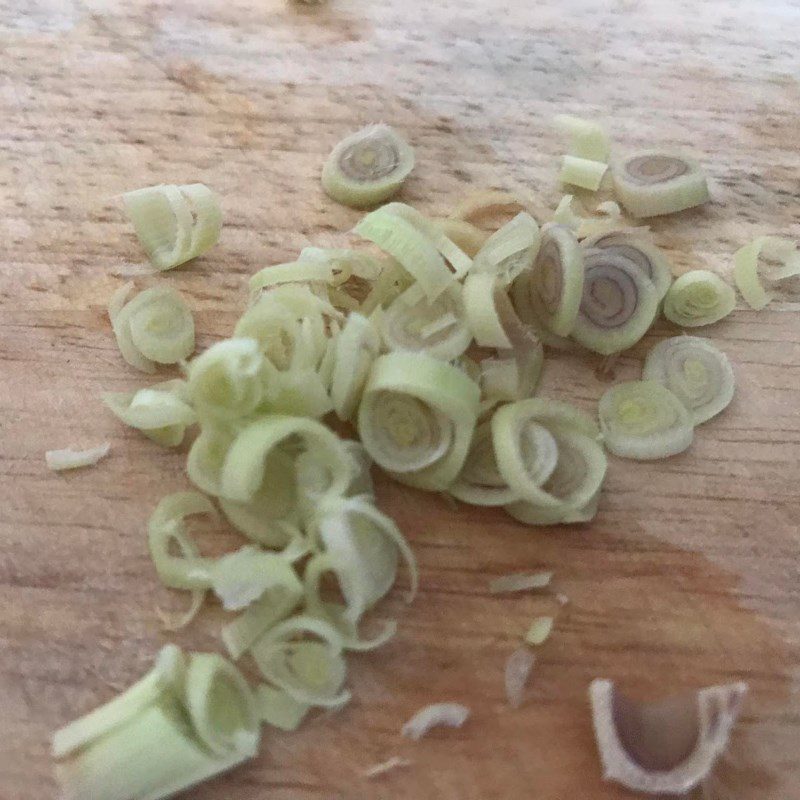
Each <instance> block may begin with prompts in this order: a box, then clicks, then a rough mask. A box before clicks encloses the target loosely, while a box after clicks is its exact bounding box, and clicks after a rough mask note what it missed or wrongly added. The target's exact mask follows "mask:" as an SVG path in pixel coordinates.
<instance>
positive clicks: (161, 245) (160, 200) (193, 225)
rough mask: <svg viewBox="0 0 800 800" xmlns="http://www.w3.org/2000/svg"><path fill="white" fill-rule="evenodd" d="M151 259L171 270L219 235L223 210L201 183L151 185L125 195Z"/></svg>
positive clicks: (161, 267) (128, 210) (215, 239)
mask: <svg viewBox="0 0 800 800" xmlns="http://www.w3.org/2000/svg"><path fill="white" fill-rule="evenodd" d="M122 199H123V202H124V204H125V209H126V211H127V213H128V218H129V219H130V220H131V222H132V223H133V226H134V228H135V229H136V235H137V236H138V237H139V241H140V242H141V244H142V246H143V247H144V249H145V250H146V251H147V255H148V256H149V258H150V261H151V262H152V263H153V265H154V266H155V267H157V268H158V269H159V270H168V269H172V268H173V267H177V266H179V265H180V264H184V263H185V262H187V261H189V260H191V259H193V258H196V257H197V256H200V255H203V253H205V252H206V251H207V250H209V249H210V248H211V247H213V246H214V245H215V244H216V243H217V240H218V239H219V234H220V231H221V229H222V213H221V212H220V208H219V202H218V200H217V198H216V196H215V195H214V193H213V192H212V191H211V190H210V189H209V188H208V187H207V186H205V185H204V184H202V183H194V184H189V185H184V186H174V185H163V186H151V187H149V188H147V189H137V190H136V191H132V192H126V193H125V194H124V195H123V196H122Z"/></svg>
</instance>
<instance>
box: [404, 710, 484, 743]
mask: <svg viewBox="0 0 800 800" xmlns="http://www.w3.org/2000/svg"><path fill="white" fill-rule="evenodd" d="M469 714H470V711H469V709H468V708H467V707H466V706H464V705H461V704H460V703H432V704H431V705H428V706H425V707H424V708H421V709H420V710H419V711H417V713H416V714H414V716H413V717H412V718H411V719H410V720H408V722H406V723H405V725H403V727H402V728H401V730H400V733H401V735H402V736H404V737H405V738H406V739H413V740H414V741H418V740H419V739H421V738H422V737H423V736H425V734H426V733H428V731H429V730H431V728H435V727H440V726H446V727H448V728H460V727H461V726H462V725H463V724H464V723H465V722H466V721H467V719H468V718H469Z"/></svg>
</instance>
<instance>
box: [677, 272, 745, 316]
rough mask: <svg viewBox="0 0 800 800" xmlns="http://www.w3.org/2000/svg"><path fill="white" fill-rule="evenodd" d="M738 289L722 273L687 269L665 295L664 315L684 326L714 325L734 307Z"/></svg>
mask: <svg viewBox="0 0 800 800" xmlns="http://www.w3.org/2000/svg"><path fill="white" fill-rule="evenodd" d="M735 306H736V293H735V292H734V291H733V288H732V287H731V286H729V285H728V284H727V283H725V281H724V280H722V278H720V276H719V275H717V274H716V273H714V272H710V271H709V270H707V269H694V270H691V271H690V272H685V273H684V274H683V275H681V276H680V277H679V278H676V279H675V282H674V283H673V284H672V286H670V288H669V291H668V292H667V294H666V296H665V297H664V316H665V317H666V318H667V319H668V320H670V321H671V322H674V323H675V324H676V325H680V326H682V327H684V328H696V327H699V326H701V325H711V324H713V323H715V322H719V320H721V319H723V317H727V316H728V314H730V313H731V311H733V309H734V308H735Z"/></svg>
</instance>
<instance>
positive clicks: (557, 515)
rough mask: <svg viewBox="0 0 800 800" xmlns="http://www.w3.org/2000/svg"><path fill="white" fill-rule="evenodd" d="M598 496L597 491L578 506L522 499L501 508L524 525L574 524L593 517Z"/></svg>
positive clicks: (595, 512) (587, 520)
mask: <svg viewBox="0 0 800 800" xmlns="http://www.w3.org/2000/svg"><path fill="white" fill-rule="evenodd" d="M599 497H600V492H599V491H598V492H597V493H596V494H595V496H594V497H593V498H592V499H591V500H589V502H588V503H586V504H585V505H583V506H580V507H579V508H575V507H573V506H572V505H571V504H570V503H563V502H562V503H559V504H558V505H555V506H541V505H536V504H535V503H528V502H525V501H524V500H519V501H517V502H514V503H509V505H507V506H503V508H504V510H505V512H506V514H508V515H509V516H510V517H513V518H514V519H515V520H517V521H518V522H522V523H524V524H525V525H574V524H577V523H581V522H589V521H590V520H592V519H594V517H595V515H596V514H597V505H598V500H599Z"/></svg>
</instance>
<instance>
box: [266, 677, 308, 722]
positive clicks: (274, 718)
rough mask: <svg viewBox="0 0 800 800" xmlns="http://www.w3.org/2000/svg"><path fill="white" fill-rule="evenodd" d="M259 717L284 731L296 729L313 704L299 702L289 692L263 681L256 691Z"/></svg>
mask: <svg viewBox="0 0 800 800" xmlns="http://www.w3.org/2000/svg"><path fill="white" fill-rule="evenodd" d="M255 700H256V709H257V711H258V716H259V719H260V720H261V721H262V722H266V723H267V724H268V725H272V726H273V727H275V728H278V729H280V730H282V731H294V730H297V728H298V727H299V726H300V723H301V722H302V721H303V720H304V719H305V717H306V715H307V714H308V711H309V709H310V708H311V706H309V705H307V704H306V703H299V702H298V701H297V700H295V699H294V698H293V697H292V696H291V695H290V694H289V693H288V692H285V691H284V690H283V689H276V688H275V687H274V686H270V685H269V684H266V683H262V684H261V685H260V686H259V687H258V688H257V689H256V691H255Z"/></svg>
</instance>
